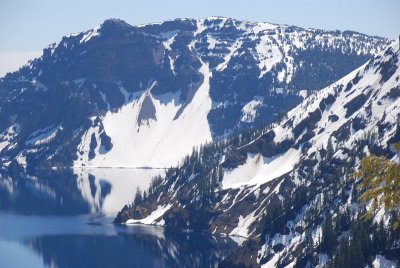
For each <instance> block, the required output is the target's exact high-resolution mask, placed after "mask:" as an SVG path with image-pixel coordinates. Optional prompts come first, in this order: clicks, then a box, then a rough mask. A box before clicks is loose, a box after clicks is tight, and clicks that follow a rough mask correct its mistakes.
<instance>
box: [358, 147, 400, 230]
mask: <svg viewBox="0 0 400 268" xmlns="http://www.w3.org/2000/svg"><path fill="white" fill-rule="evenodd" d="M393 147H394V148H395V149H396V150H397V151H398V152H400V142H399V143H396V144H395V145H394V146H393ZM356 176H358V177H361V183H360V186H359V188H360V189H361V190H362V194H361V196H360V197H359V201H360V202H361V204H363V205H365V204H366V203H367V202H371V206H370V209H369V210H367V211H366V213H365V214H364V216H363V217H364V219H371V218H372V217H373V215H374V214H375V213H376V212H377V211H378V210H379V209H381V208H384V209H385V210H386V211H389V212H391V213H392V214H393V216H394V218H395V219H396V220H395V222H394V224H393V227H394V228H395V229H397V228H398V227H399V226H400V214H399V210H400V164H398V163H396V162H394V161H390V160H388V159H387V158H385V157H378V156H375V155H370V156H368V157H366V158H364V159H363V160H361V165H360V169H359V171H358V172H357V173H356Z"/></svg>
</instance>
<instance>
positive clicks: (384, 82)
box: [116, 42, 400, 267]
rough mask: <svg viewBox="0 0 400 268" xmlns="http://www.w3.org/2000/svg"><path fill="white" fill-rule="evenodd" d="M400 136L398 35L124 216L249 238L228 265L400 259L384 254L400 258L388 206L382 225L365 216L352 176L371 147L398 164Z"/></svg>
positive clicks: (205, 150) (193, 159) (195, 162)
mask: <svg viewBox="0 0 400 268" xmlns="http://www.w3.org/2000/svg"><path fill="white" fill-rule="evenodd" d="M399 140H400V47H399V43H398V42H396V43H393V44H392V45H390V46H389V47H388V48H387V49H386V50H385V51H383V52H382V53H380V54H378V55H377V56H376V57H374V59H373V60H370V61H369V62H367V63H366V64H364V65H362V66H361V67H359V68H357V69H355V70H354V71H352V72H351V73H349V74H348V75H346V76H344V77H343V78H342V79H340V80H338V81H337V82H335V83H333V84H331V85H330V86H328V87H326V88H324V89H322V90H320V91H317V92H315V93H313V94H312V95H310V96H309V97H307V98H306V99H305V100H304V101H303V102H302V103H301V104H299V105H298V106H297V107H295V108H294V109H292V110H291V111H289V112H288V113H287V116H286V117H284V118H283V119H282V121H281V122H280V123H277V124H273V125H272V126H269V127H266V128H264V129H261V130H259V131H253V132H252V131H250V132H244V133H243V134H241V135H239V136H237V137H236V138H234V139H230V140H223V141H220V142H218V143H215V144H209V145H206V146H204V147H202V148H201V149H200V150H198V151H195V152H194V153H193V154H192V155H191V156H190V157H187V158H186V159H185V161H184V162H183V164H182V165H181V166H180V167H178V168H174V169H171V170H169V171H168V172H167V175H166V178H165V180H163V181H162V180H155V181H154V182H153V185H152V187H151V188H150V189H149V195H148V197H147V198H145V199H144V200H142V201H140V202H139V203H138V204H136V205H135V206H133V207H129V206H126V207H125V208H124V209H123V210H122V211H121V212H120V213H119V215H118V217H117V218H116V222H126V223H135V222H142V223H147V224H159V225H165V226H166V227H167V228H181V229H195V230H206V231H209V232H211V233H219V234H227V235H238V236H243V237H247V238H248V239H249V240H248V242H247V243H245V244H244V246H243V247H242V250H239V251H238V252H237V253H236V254H235V255H234V256H232V257H231V258H230V259H228V260H227V261H226V262H225V265H226V267H232V266H233V265H239V264H240V263H242V264H246V265H254V266H260V265H262V266H263V267H323V266H324V265H326V264H329V265H330V266H329V267H365V265H367V264H368V263H369V264H371V265H372V262H373V261H374V263H375V262H376V263H379V262H380V260H383V261H388V263H393V265H395V264H394V262H391V261H389V260H387V259H385V257H384V256H386V257H387V258H389V259H391V260H397V261H400V259H399V256H400V251H399V250H400V247H399V243H400V241H399V239H398V238H399V235H400V233H399V231H398V230H397V231H391V230H390V229H388V228H387V225H388V222H390V215H389V214H385V213H384V211H383V210H381V212H380V213H378V215H376V217H375V218H374V220H373V221H372V222H364V221H363V220H361V219H360V214H361V212H362V211H363V209H365V208H363V207H359V206H358V205H357V196H358V195H359V193H358V191H357V187H356V184H357V182H355V181H354V180H351V179H350V178H351V177H352V174H353V173H354V171H355V169H356V168H357V166H358V163H359V160H360V159H361V158H362V157H364V156H365V155H368V154H370V153H374V154H377V155H384V156H387V157H389V158H391V159H393V160H396V161H398V159H399V155H396V154H395V152H394V151H393V150H392V148H391V144H393V143H395V142H398V141H399ZM379 232H380V233H379ZM382 232H383V234H384V235H383V237H385V238H383V239H387V240H385V241H386V242H382V241H383V240H378V238H379V239H380V238H382ZM360 241H363V242H362V244H359V243H360ZM372 241H374V242H372ZM357 243H358V244H357ZM343 252H344V253H343ZM346 252H350V253H349V254H348V255H346V254H345V253H346ZM355 252H356V253H355ZM360 252H362V253H361V255H360ZM353 253H354V255H353ZM357 254H358V255H357ZM222 267H224V266H222ZM375 267H377V266H375Z"/></svg>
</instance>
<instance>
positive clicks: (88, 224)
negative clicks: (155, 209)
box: [0, 169, 238, 267]
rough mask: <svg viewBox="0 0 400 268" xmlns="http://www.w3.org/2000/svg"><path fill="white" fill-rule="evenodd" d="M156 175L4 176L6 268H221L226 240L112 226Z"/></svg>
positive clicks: (0, 185) (1, 219)
mask: <svg viewBox="0 0 400 268" xmlns="http://www.w3.org/2000/svg"><path fill="white" fill-rule="evenodd" d="M163 172H164V171H163V170H156V169H79V170H73V171H72V170H63V171H53V170H41V171H37V172H35V174H27V173H24V172H14V173H13V174H6V173H0V267H216V266H217V265H218V263H219V262H220V261H221V260H223V259H224V258H225V257H226V256H227V255H229V254H230V253H231V252H232V251H233V250H235V249H236V248H237V246H238V244H237V243H236V242H235V241H234V240H232V239H231V238H228V237H218V236H211V235H206V234H200V233H185V232H178V231H174V232H166V231H165V230H164V229H163V228H161V227H156V226H144V225H131V226H122V225H113V224H112V223H111V222H112V220H113V218H114V216H115V215H116V213H117V212H118V210H119V209H121V208H122V206H123V205H124V204H125V203H127V202H129V201H131V200H133V196H134V194H135V191H136V188H137V187H138V186H139V187H140V188H141V189H146V188H147V187H148V185H149V182H150V179H151V178H152V177H153V176H155V175H157V174H163Z"/></svg>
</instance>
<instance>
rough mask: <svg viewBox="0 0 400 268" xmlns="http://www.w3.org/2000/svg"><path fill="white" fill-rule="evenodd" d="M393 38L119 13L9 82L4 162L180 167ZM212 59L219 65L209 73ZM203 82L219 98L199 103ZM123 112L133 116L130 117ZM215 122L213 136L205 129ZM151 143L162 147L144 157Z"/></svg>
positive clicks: (3, 87) (1, 87) (1, 128)
mask: <svg viewBox="0 0 400 268" xmlns="http://www.w3.org/2000/svg"><path fill="white" fill-rule="evenodd" d="M388 42H389V41H388V40H387V39H382V38H375V37H370V36H367V35H359V34H356V33H350V32H346V33H344V32H343V33H342V32H326V31H321V30H305V29H302V28H298V27H291V26H279V25H273V24H268V23H253V24H251V23H248V22H240V21H237V20H232V19H228V18H226V19H225V18H224V19H221V18H213V19H202V20H174V21H167V22H164V23H161V24H150V25H146V26H141V27H135V26H130V25H129V24H127V23H125V22H123V21H120V20H107V21H105V22H104V23H103V24H102V26H100V27H96V28H94V29H91V30H89V31H85V32H81V33H78V34H72V35H69V36H67V37H64V38H62V40H61V41H60V42H59V43H58V44H56V43H55V44H53V45H51V46H50V47H48V48H46V49H45V50H44V52H43V55H42V57H41V58H39V59H37V60H35V61H32V62H31V63H30V64H29V65H26V66H25V67H23V68H21V69H20V70H19V71H18V72H15V73H11V74H7V75H6V76H5V77H4V78H2V79H1V80H0V96H1V97H2V98H1V99H2V101H1V102H0V107H1V108H2V112H1V113H0V118H1V123H0V133H1V134H0V143H1V144H2V146H1V147H0V148H1V152H0V153H1V156H2V160H1V162H2V163H3V164H2V165H3V166H9V165H28V166H32V167H35V166H41V167H51V166H59V167H65V166H92V167H93V166H126V167H138V166H154V167H166V166H171V165H175V164H176V163H177V162H178V161H179V160H180V159H182V158H183V157H184V156H185V155H186V154H188V153H190V151H191V150H192V148H193V147H195V146H199V145H200V144H202V143H205V142H206V141H209V140H217V139H220V138H223V137H226V136H228V135H231V134H232V133H237V132H240V131H242V130H246V129H248V128H252V127H259V126H262V125H264V124H268V123H271V122H273V121H275V120H276V119H277V118H278V117H279V116H281V115H282V114H284V113H285V112H286V111H287V110H288V109H290V108H292V107H293V106H295V105H296V104H298V103H299V102H300V101H301V100H302V99H303V98H304V97H305V96H306V95H307V94H309V93H310V92H312V91H313V90H317V89H319V88H320V87H318V85H321V84H323V85H327V84H328V83H329V82H333V81H334V80H336V79H338V78H340V77H341V76H342V75H343V74H344V73H345V72H346V70H348V71H350V70H351V69H352V68H353V67H358V66H359V65H361V64H362V63H363V62H364V61H365V60H367V59H368V58H370V57H372V56H373V55H375V54H376V53H377V52H378V51H380V50H381V49H383V47H384V46H385V45H386V44H387V43H388ZM205 64H207V66H208V67H207V70H206V71H205V69H204V70H203V71H200V70H201V68H202V67H204V66H205ZM206 73H207V74H209V80H207V79H204V78H205V77H206V76H205V74H206ZM155 82H156V83H155ZM205 82H206V83H205ZM153 83H155V84H154V86H153V87H152V89H151V91H149V92H147V93H145V92H146V90H148V89H149V87H150V86H151V85H153ZM202 86H203V87H202ZM200 88H207V90H206V91H207V92H204V93H201V94H203V95H204V98H203V100H204V101H205V102H211V106H208V107H203V106H202V103H200V102H196V101H193V97H196V94H197V93H198V91H199V90H200ZM143 94H148V95H149V98H144V97H143V98H142V96H143ZM150 100H151V101H150ZM143 101H145V103H144V104H143V103H142V102H143ZM142 106H143V107H144V108H143V109H144V110H143V112H141V107H142ZM197 109H203V110H204V111H203V110H202V111H203V112H202V116H201V118H198V122H202V123H201V124H198V125H197V126H195V130H193V132H194V133H193V137H190V136H186V137H185V139H186V141H185V145H184V146H182V150H181V151H180V152H179V153H177V154H176V155H173V157H166V155H168V152H167V149H165V148H164V147H165V146H163V145H162V144H166V142H164V141H162V139H163V138H164V137H165V136H166V135H165V134H166V133H165V131H168V129H171V128H172V129H174V130H178V129H181V130H182V129H193V126H192V125H191V124H189V123H190V122H189V121H190V120H186V121H185V120H183V121H182V122H185V124H181V125H178V124H176V122H177V121H179V120H180V117H181V116H182V115H185V111H193V113H194V112H195V111H196V110H197ZM122 111H124V112H126V115H127V116H129V117H126V118H125V119H124V118H123V116H122V114H121V113H122ZM144 111H147V112H144ZM149 112H151V113H149ZM146 114H147V115H149V116H144V117H143V115H146ZM186 114H187V112H186ZM150 115H151V116H150ZM167 115H168V116H167ZM186 117H193V118H195V117H196V116H195V115H194V114H190V115H189V114H187V115H186ZM129 118H132V119H129ZM162 118H163V119H162ZM158 119H160V120H158ZM104 120H106V121H104ZM107 122H108V124H107ZM57 126H59V127H58V128H57ZM109 126H118V129H115V128H114V127H109ZM125 126H126V127H125ZM204 129H209V132H207V133H203V134H202V135H197V134H198V133H202V132H203V130H204ZM119 130H121V131H125V133H124V134H121V135H120V134H118V133H116V132H118V131H119ZM163 131H164V132H163ZM144 132H147V133H148V134H149V135H150V136H152V137H154V140H152V141H150V144H147V145H146V146H144V144H145V143H144V142H143V141H144V137H140V135H142V134H141V133H144ZM110 133H113V134H112V135H111V134H110ZM35 135H36V136H35ZM182 135H183V134H182ZM182 135H178V132H177V133H176V135H175V136H174V137H171V138H170V139H171V140H172V143H174V144H179V141H180V137H181V136H182ZM121 137H123V139H121ZM32 138H36V140H32ZM66 144H68V146H66ZM124 144H130V145H131V146H124ZM157 144H160V146H161V148H160V147H157ZM118 148H123V151H120V153H122V154H120V153H118V154H120V155H124V156H126V157H124V159H121V158H120V161H119V163H118V165H117V164H116V161H117V159H116V158H115V157H114V158H112V157H111V155H112V154H116V152H117V151H118V150H119V149H118ZM162 148H164V149H162ZM149 151H151V152H154V154H153V155H148V156H147V157H140V154H142V153H143V152H149ZM132 152H133V153H132ZM130 153H132V154H133V155H137V156H136V159H134V158H130V157H129V154H130ZM14 159H16V161H15V160H14Z"/></svg>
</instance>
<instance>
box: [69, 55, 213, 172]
mask: <svg viewBox="0 0 400 268" xmlns="http://www.w3.org/2000/svg"><path fill="white" fill-rule="evenodd" d="M199 71H200V73H201V75H202V77H203V81H202V83H201V85H200V86H199V87H198V89H197V91H195V92H194V96H193V98H192V99H191V101H190V102H189V103H185V104H180V103H179V102H178V101H177V98H178V95H177V96H175V97H172V98H171V96H170V95H171V94H170V93H166V94H163V95H159V96H153V95H152V93H151V89H152V88H153V87H154V85H155V83H157V81H155V82H153V83H152V85H151V86H150V87H149V88H148V89H147V90H145V91H144V92H143V93H142V94H141V95H139V97H138V98H137V99H134V100H132V102H130V103H128V104H126V105H124V106H123V107H122V108H121V109H120V110H118V111H116V112H112V111H109V112H107V114H106V115H105V116H104V118H102V117H101V118H100V120H101V122H102V124H103V126H104V131H105V132H106V133H107V135H108V136H109V137H110V138H111V140H112V141H113V147H112V149H111V150H109V151H107V152H102V145H101V141H100V133H99V128H98V127H92V128H90V129H89V130H88V131H87V132H86V133H85V134H84V135H83V137H82V141H81V143H80V145H79V147H78V151H79V152H83V153H79V155H78V160H77V161H75V162H74V166H92V167H147V166H151V167H162V168H164V167H169V166H171V165H176V164H178V162H179V161H180V160H181V159H182V157H183V156H184V155H187V154H189V153H190V152H191V151H192V149H193V147H194V146H199V145H201V144H202V143H205V142H209V141H211V140H212V136H211V131H210V127H209V125H208V122H207V115H208V113H209V111H210V109H211V99H210V95H209V90H210V76H211V73H210V71H209V68H208V65H207V64H205V63H202V66H201V67H200V70H199ZM92 135H94V136H95V137H96V144H97V146H96V147H95V148H92V150H94V151H95V153H96V154H95V157H94V158H93V159H90V158H89V157H88V155H89V152H90V150H91V148H90V147H91V137H92ZM86 159H89V161H86Z"/></svg>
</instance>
